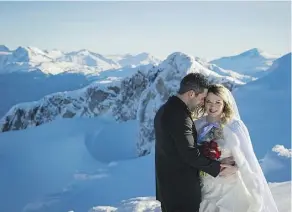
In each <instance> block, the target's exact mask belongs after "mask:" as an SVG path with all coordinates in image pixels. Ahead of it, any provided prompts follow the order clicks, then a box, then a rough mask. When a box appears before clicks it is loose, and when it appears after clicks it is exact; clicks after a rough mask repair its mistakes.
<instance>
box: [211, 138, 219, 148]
mask: <svg viewBox="0 0 292 212" xmlns="http://www.w3.org/2000/svg"><path fill="white" fill-rule="evenodd" d="M210 147H211V148H212V149H216V148H218V144H217V142H215V141H214V140H212V141H210Z"/></svg>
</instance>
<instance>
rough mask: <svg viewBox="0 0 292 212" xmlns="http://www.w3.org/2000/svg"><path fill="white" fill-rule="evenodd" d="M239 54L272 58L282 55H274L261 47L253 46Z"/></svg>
mask: <svg viewBox="0 0 292 212" xmlns="http://www.w3.org/2000/svg"><path fill="white" fill-rule="evenodd" d="M238 56H242V57H263V58H266V59H268V58H271V59H275V58H278V57H280V55H272V54H269V53H267V52H264V51H263V50H262V49H260V48H252V49H249V50H247V51H245V52H243V53H241V54H239V55H238Z"/></svg>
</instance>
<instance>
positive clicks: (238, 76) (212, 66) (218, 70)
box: [195, 57, 257, 83]
mask: <svg viewBox="0 0 292 212" xmlns="http://www.w3.org/2000/svg"><path fill="white" fill-rule="evenodd" d="M195 60H196V61H197V62H198V63H200V64H202V65H203V66H204V67H206V68H207V69H209V70H212V71H214V72H216V73H217V74H219V75H222V76H228V77H232V78H235V79H237V80H239V81H241V82H244V83H247V82H250V81H254V80H256V79H257V78H255V77H252V76H248V75H243V74H240V73H238V72H235V71H232V70H225V69H223V68H221V67H219V66H217V65H215V64H212V63H208V62H207V61H204V60H202V59H200V58H198V57H196V58H195Z"/></svg>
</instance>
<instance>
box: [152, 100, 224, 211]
mask: <svg viewBox="0 0 292 212" xmlns="http://www.w3.org/2000/svg"><path fill="white" fill-rule="evenodd" d="M154 128H155V139H156V142H155V172H156V199H157V200H159V201H160V202H161V203H162V205H163V208H164V211H167V212H196V211H198V210H199V206H200V202H201V185H200V183H201V182H200V176H199V171H200V170H202V171H204V172H207V173H208V174H210V175H212V176H214V177H216V176H217V175H218V174H219V172H220V162H218V161H214V160H210V159H208V158H206V157H204V156H203V155H202V154H201V153H200V151H199V149H198V146H197V140H196V138H197V131H196V128H195V126H194V122H193V120H192V117H191V112H190V111H189V109H188V107H187V106H186V104H185V103H184V102H183V101H182V100H181V99H179V98H178V97H177V96H171V97H170V98H169V99H168V101H167V102H166V103H165V104H164V105H163V106H162V107H161V108H160V109H159V110H158V112H157V113H156V116H155V118H154Z"/></svg>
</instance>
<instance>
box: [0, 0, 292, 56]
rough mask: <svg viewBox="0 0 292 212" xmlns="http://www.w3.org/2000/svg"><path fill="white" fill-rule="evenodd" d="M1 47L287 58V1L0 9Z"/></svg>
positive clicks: (44, 4) (14, 5) (39, 5)
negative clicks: (257, 53)
mask: <svg viewBox="0 0 292 212" xmlns="http://www.w3.org/2000/svg"><path fill="white" fill-rule="evenodd" d="M0 8H1V9H0V26H1V28H0V29H1V32H0V42H1V43H0V44H4V45H6V46H8V47H9V48H11V49H14V48H16V47H18V46H35V47H39V48H41V49H54V48H56V49H61V50H64V51H72V50H79V49H84V48H85V49H89V50H92V51H95V52H98V53H101V54H116V53H117V54H120V53H121V54H123V53H139V52H150V53H152V54H154V55H157V56H159V57H162V58H164V57H166V56H167V55H169V54H171V53H172V52H175V51H182V52H184V53H188V54H192V55H194V56H198V57H203V58H206V59H213V58H217V57H221V56H228V55H233V54H237V53H240V52H242V51H245V50H248V49H250V48H254V47H257V48H261V49H262V50H264V51H266V52H268V53H271V54H280V55H282V54H285V53H287V52H289V51H291V41H290V39H291V26H290V25H291V5H290V2H0Z"/></svg>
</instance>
